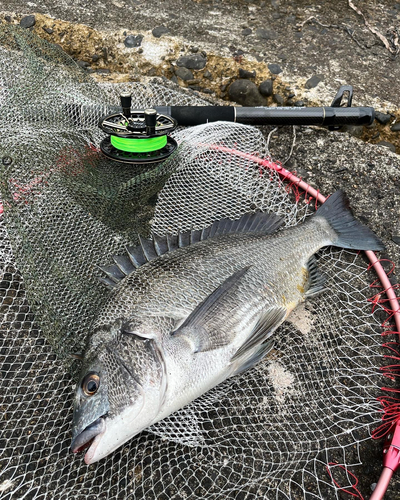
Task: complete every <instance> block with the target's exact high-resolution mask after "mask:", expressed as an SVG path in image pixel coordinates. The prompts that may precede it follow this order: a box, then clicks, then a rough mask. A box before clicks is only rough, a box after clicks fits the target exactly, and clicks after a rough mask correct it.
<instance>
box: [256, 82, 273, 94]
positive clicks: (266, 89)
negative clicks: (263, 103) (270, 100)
mask: <svg viewBox="0 0 400 500" xmlns="http://www.w3.org/2000/svg"><path fill="white" fill-rule="evenodd" d="M258 89H259V90H260V94H261V95H263V96H264V97H269V96H271V95H272V94H273V81H272V80H264V81H263V82H261V83H260V85H259V87H258Z"/></svg>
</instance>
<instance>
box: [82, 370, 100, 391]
mask: <svg viewBox="0 0 400 500" xmlns="http://www.w3.org/2000/svg"><path fill="white" fill-rule="evenodd" d="M99 387H100V377H99V376H98V375H97V373H94V372H90V373H88V374H87V375H86V376H85V377H84V379H83V380H82V390H83V392H84V393H85V394H86V396H93V394H96V392H97V391H98V389H99Z"/></svg>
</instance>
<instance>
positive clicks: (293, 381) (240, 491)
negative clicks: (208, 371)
mask: <svg viewBox="0 0 400 500" xmlns="http://www.w3.org/2000/svg"><path fill="white" fill-rule="evenodd" d="M0 41H1V44H0V45H1V49H0V67H1V68H3V69H2V74H1V75H0V82H1V83H0V88H1V98H0V102H1V105H2V113H1V119H0V134H1V136H2V137H5V140H4V141H2V143H1V145H0V157H1V158H2V166H1V175H0V181H1V189H2V200H3V204H4V211H5V213H4V214H3V215H1V216H0V261H1V262H0V266H1V267H0V296H1V302H0V311H1V319H0V361H1V370H2V388H1V392H0V405H1V409H2V414H1V419H2V433H1V445H0V447H1V450H2V453H1V456H0V497H1V498H10V499H11V498H13V499H17V498H18V499H22V498H27V499H28V498H29V499H36V498H38V499H39V498H54V499H66V498H79V499H97V498H104V499H106V498H107V499H114V498H115V499H117V498H125V497H128V498H146V499H147V498H157V499H183V498H237V499H239V498H243V499H245V498H246V499H251V498H289V499H291V498H307V499H308V498H323V499H331V498H339V496H338V495H339V493H338V490H337V488H336V487H335V485H334V484H333V482H332V479H331V477H330V475H329V473H328V472H327V470H326V466H327V464H328V463H330V462H334V461H336V462H338V463H340V464H344V465H345V466H346V467H350V466H351V465H352V464H357V463H359V462H360V460H361V458H360V447H361V448H362V447H363V443H364V442H367V441H368V440H369V437H370V431H371V428H373V427H374V426H376V424H377V423H378V421H379V419H380V414H379V413H378V410H379V404H378V402H377V401H376V397H377V396H378V395H379V387H380V386H381V385H382V380H381V376H380V374H379V370H378V367H379V366H380V365H381V363H382V349H381V346H380V344H381V338H380V332H381V327H380V325H381V323H382V319H383V318H382V311H381V310H380V309H379V308H376V309H375V311H374V312H372V311H371V304H370V303H369V302H368V301H367V298H369V297H371V296H372V295H373V293H374V292H373V291H372V290H371V289H370V287H369V285H370V283H371V281H372V280H373V279H375V278H374V277H373V276H371V272H369V271H367V265H366V263H365V261H364V260H363V257H362V255H359V254H357V253H352V252H348V251H343V250H336V249H328V250H325V251H324V252H321V254H320V255H319V267H320V268H321V270H322V272H323V273H324V274H325V275H326V276H327V279H328V287H327V288H328V290H327V292H325V293H324V294H322V295H320V296H319V297H318V298H316V299H314V300H312V301H309V302H307V303H306V304H305V306H303V307H301V308H300V309H298V310H297V311H296V312H295V313H294V314H293V316H292V318H291V321H290V322H287V323H286V324H284V325H283V326H282V327H281V328H280V329H279V330H278V331H277V332H276V334H275V340H276V341H275V347H274V350H273V352H272V354H271V355H270V356H269V357H268V358H267V359H265V360H264V361H262V362H261V363H259V364H258V365H257V366H256V367H255V368H254V369H253V370H251V371H249V372H246V373H244V374H243V375H241V376H238V377H236V378H233V379H231V380H228V381H227V382H225V383H223V384H221V385H220V386H218V387H217V388H215V389H214V390H212V391H210V392H209V393H207V394H205V395H204V396H202V397H201V398H199V399H198V400H196V401H194V402H193V403H191V404H190V405H188V406H187V407H185V408H183V409H182V410H180V411H178V412H177V413H176V414H174V415H172V416H170V417H169V418H167V419H165V420H164V421H162V422H160V423H158V424H157V425H155V426H153V427H152V428H151V429H149V430H148V431H145V432H143V433H141V434H140V435H139V436H137V437H135V438H134V439H132V440H131V441H130V442H128V443H126V445H124V446H123V447H122V448H120V449H119V450H117V451H116V452H114V453H113V454H112V455H110V456H108V457H107V458H106V459H104V460H102V461H101V462H99V463H96V464H93V465H91V466H86V465H85V464H84V463H83V460H82V457H80V456H74V455H73V454H72V453H70V451H69V446H70V439H71V434H70V432H71V422H72V396H73V389H74V379H73V377H72V375H71V374H74V373H75V370H76V366H75V364H71V358H70V357H69V355H70V354H73V353H76V352H80V351H81V349H82V348H83V346H84V344H85V340H86V335H87V333H86V332H88V326H89V325H90V322H91V320H92V318H93V317H94V315H95V314H96V311H97V310H98V308H99V307H100V306H101V304H102V303H103V301H104V299H105V297H106V293H107V292H106V291H105V289H104V288H103V286H102V285H101V284H100V283H99V282H98V280H97V276H99V274H100V273H99V272H98V269H97V266H98V265H102V264H107V263H108V262H109V259H110V256H111V255H112V254H115V253H121V252H122V251H123V249H124V246H125V245H126V244H128V243H134V242H135V241H136V240H137V234H138V232H140V233H141V234H146V232H148V230H149V227H150V225H152V227H153V228H154V230H155V231H156V232H157V233H159V234H162V233H165V232H166V231H168V232H171V231H177V230H178V229H189V228H200V227H204V226H206V225H208V224H210V223H211V222H212V221H214V220H216V219H219V218H222V217H237V216H238V215H240V214H242V213H245V212H248V211H249V210H250V211H251V210H257V209H262V210H267V211H273V212H277V213H279V214H280V215H282V216H283V217H284V218H285V222H286V225H293V224H296V223H297V222H298V221H299V220H302V219H303V218H304V217H306V216H307V214H308V213H309V212H310V211H311V208H310V206H309V205H307V204H306V203H304V202H303V201H299V202H298V203H296V202H295V201H294V198H293V197H291V196H290V195H289V194H288V192H287V190H286V189H285V186H284V185H283V183H282V182H281V181H280V180H279V178H278V176H277V175H276V174H275V173H271V172H269V171H264V170H260V167H259V165H258V164H257V163H255V162H252V161H251V160H246V159H244V158H243V157H240V156H238V155H235V154H234V153H232V152H229V151H227V150H221V149H217V148H216V147H215V146H216V145H220V146H224V147H226V148H228V149H232V150H240V151H244V152H247V153H255V154H257V155H259V156H264V155H265V154H266V143H265V139H264V137H263V135H262V134H261V133H260V132H259V131H257V130H256V129H254V128H251V127H247V126H242V125H233V124H224V123H216V124H211V125H208V126H201V127H196V128H193V129H187V130H178V131H177V132H176V133H175V138H176V139H177V141H178V143H179V144H180V148H179V151H178V154H177V155H175V156H173V157H172V158H171V159H169V160H168V161H167V162H165V163H163V164H161V166H157V167H154V166H153V167H151V168H145V169H139V170H135V172H134V173H132V170H128V169H127V167H124V166H120V165H115V164H113V163H112V162H110V161H108V160H105V159H103V158H102V157H101V155H100V154H99V152H98V149H97V148H98V144H99V141H100V139H101V138H102V137H103V135H102V133H101V132H100V130H99V129H98V127H97V120H98V117H99V115H101V114H102V113H105V112H106V111H107V109H110V106H112V105H115V104H117V103H118V99H117V96H118V95H119V92H120V90H121V89H122V88H124V90H125V89H127V88H129V90H131V91H132V92H133V94H134V105H136V106H138V107H141V106H150V105H154V104H155V103H156V104H159V105H163V104H165V105H170V104H200V103H201V101H200V99H199V98H197V97H196V96H195V95H192V94H187V93H185V94H183V93H178V92H175V91H172V90H170V89H168V88H166V87H164V86H162V85H160V84H158V85H157V84H148V85H143V84H130V85H125V86H121V85H120V86H106V87H100V86H98V85H96V84H95V83H94V82H92V81H90V80H89V79H88V78H87V77H85V76H84V75H83V73H82V72H81V70H79V69H78V68H77V67H76V66H75V65H74V64H73V63H72V62H71V61H70V60H69V59H68V58H67V57H66V56H65V55H63V53H62V52H61V51H60V50H59V49H58V48H57V47H54V46H50V45H49V44H47V43H44V42H43V41H40V40H39V39H36V38H35V37H33V35H32V34H30V33H27V32H22V30H18V29H16V28H11V27H9V28H5V27H1V37H0ZM6 62H7V64H6ZM30 92H31V93H30ZM16 124H18V127H17V130H16V129H15V125H16ZM131 168H132V167H129V169H131ZM165 182H166V184H165V186H164V188H163V189H162V191H161V193H160V194H159V196H158V199H157V202H156V203H155V199H154V195H155V193H157V191H158V190H159V189H160V188H161V186H162V185H163V184H164V183H165ZM39 325H40V327H39ZM75 363H76V362H75ZM386 385H387V382H386ZM352 483H353V479H352V477H351V476H349V475H348V473H347V472H345V471H342V475H341V477H340V485H341V486H343V487H346V486H348V485H351V484H352Z"/></svg>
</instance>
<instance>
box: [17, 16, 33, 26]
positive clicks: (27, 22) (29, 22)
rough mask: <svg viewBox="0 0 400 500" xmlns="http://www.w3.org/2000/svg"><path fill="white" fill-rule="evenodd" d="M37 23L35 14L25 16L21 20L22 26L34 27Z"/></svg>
mask: <svg viewBox="0 0 400 500" xmlns="http://www.w3.org/2000/svg"><path fill="white" fill-rule="evenodd" d="M35 24H36V18H35V16H24V17H23V18H22V19H21V21H20V22H19V25H20V26H21V27H22V28H32V27H33V26H35Z"/></svg>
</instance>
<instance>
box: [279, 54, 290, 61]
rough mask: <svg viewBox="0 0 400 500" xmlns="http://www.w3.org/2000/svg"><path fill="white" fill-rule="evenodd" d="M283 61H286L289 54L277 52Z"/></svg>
mask: <svg viewBox="0 0 400 500" xmlns="http://www.w3.org/2000/svg"><path fill="white" fill-rule="evenodd" d="M276 57H278V58H279V59H280V60H281V61H286V59H287V56H286V55H285V54H277V56H276Z"/></svg>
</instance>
